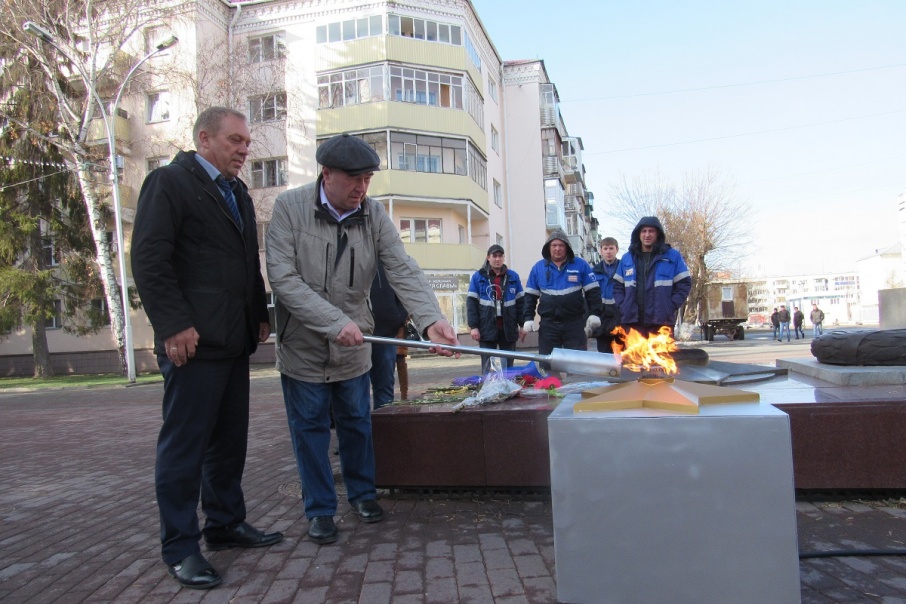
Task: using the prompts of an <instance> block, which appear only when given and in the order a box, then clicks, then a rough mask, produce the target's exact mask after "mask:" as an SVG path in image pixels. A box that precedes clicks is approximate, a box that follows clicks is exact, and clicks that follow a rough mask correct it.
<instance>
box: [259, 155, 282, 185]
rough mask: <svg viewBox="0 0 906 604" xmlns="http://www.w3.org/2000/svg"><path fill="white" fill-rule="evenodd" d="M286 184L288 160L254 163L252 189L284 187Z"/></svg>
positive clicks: (263, 160) (268, 160)
mask: <svg viewBox="0 0 906 604" xmlns="http://www.w3.org/2000/svg"><path fill="white" fill-rule="evenodd" d="M285 184H286V160H285V159H262V160H256V161H253V162H252V188H253V189H261V188H264V187H282V186H284V185H285Z"/></svg>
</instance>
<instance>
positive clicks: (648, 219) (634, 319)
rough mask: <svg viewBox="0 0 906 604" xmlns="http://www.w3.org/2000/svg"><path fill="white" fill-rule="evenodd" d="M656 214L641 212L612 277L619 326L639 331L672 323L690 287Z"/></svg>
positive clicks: (649, 331) (682, 264) (646, 332)
mask: <svg viewBox="0 0 906 604" xmlns="http://www.w3.org/2000/svg"><path fill="white" fill-rule="evenodd" d="M666 240H667V237H666V235H665V234H664V227H663V226H661V221H660V220H658V219H657V217H656V216H644V217H642V219H641V220H639V223H638V224H637V225H636V227H635V228H634V229H633V231H632V237H631V238H630V244H629V251H628V252H627V253H626V254H623V258H622V259H621V260H620V266H619V268H618V269H617V272H616V274H615V275H614V277H613V280H614V284H613V297H614V302H615V303H616V305H617V306H618V307H619V309H620V314H621V315H622V321H623V329H625V330H626V331H627V332H628V331H629V329H630V328H632V329H635V330H636V331H638V332H639V333H641V334H642V335H649V334H652V333H657V331H658V330H659V329H660V328H661V327H668V328H670V330H671V332H672V330H673V326H674V325H675V324H676V317H677V312H678V311H679V309H680V307H681V306H682V305H683V304H684V303H685V302H686V298H687V297H688V296H689V291H690V290H691V289H692V277H690V276H689V269H688V267H686V262H685V261H684V260H683V257H682V256H681V255H680V253H679V252H678V251H676V250H675V249H673V248H672V247H670V245H669V244H668V243H667V241H666Z"/></svg>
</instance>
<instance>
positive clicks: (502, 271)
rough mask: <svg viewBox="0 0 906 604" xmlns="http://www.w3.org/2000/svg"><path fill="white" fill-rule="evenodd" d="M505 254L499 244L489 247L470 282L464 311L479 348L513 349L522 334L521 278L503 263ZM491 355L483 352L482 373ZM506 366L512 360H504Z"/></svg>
mask: <svg viewBox="0 0 906 604" xmlns="http://www.w3.org/2000/svg"><path fill="white" fill-rule="evenodd" d="M504 258H505V253H504V251H503V248H502V247H501V246H499V245H492V246H491V247H490V248H488V255H487V258H486V259H485V262H484V265H483V266H482V267H481V268H480V269H478V270H477V271H475V273H474V274H473V275H472V279H471V280H470V281H469V297H468V298H466V311H467V315H468V316H467V319H468V321H469V327H470V328H471V330H472V333H471V335H472V339H473V340H476V341H477V342H478V345H479V346H480V347H481V348H492V349H495V350H496V349H500V350H516V340H518V339H519V336H520V335H522V333H521V332H522V327H521V325H520V324H519V321H520V320H521V319H522V308H523V304H524V303H525V292H523V290H522V281H520V280H519V275H518V274H516V271H513V270H510V269H509V268H507V266H506V264H504V262H503V261H504ZM490 362H491V356H485V355H482V357H481V373H482V375H485V374H487V373H488V365H489V364H490ZM506 366H507V367H512V366H513V359H507V362H506Z"/></svg>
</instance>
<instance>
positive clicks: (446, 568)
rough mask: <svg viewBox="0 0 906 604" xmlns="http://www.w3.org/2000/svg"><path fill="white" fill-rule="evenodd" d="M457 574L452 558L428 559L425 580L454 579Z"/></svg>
mask: <svg viewBox="0 0 906 604" xmlns="http://www.w3.org/2000/svg"><path fill="white" fill-rule="evenodd" d="M455 572H456V570H455V566H454V564H453V560H452V559H450V558H428V560H427V561H426V562H425V578H427V579H429V580H430V579H441V578H444V577H453V576H454V575H455Z"/></svg>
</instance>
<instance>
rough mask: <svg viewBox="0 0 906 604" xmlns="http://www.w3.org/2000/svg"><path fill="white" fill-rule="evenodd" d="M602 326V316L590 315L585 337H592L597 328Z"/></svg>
mask: <svg viewBox="0 0 906 604" xmlns="http://www.w3.org/2000/svg"><path fill="white" fill-rule="evenodd" d="M598 327H601V318H600V317H599V316H597V315H589V316H588V320H587V321H585V337H587V338H590V337H591V334H592V333H593V332H594V330H595V329H597V328H598Z"/></svg>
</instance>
